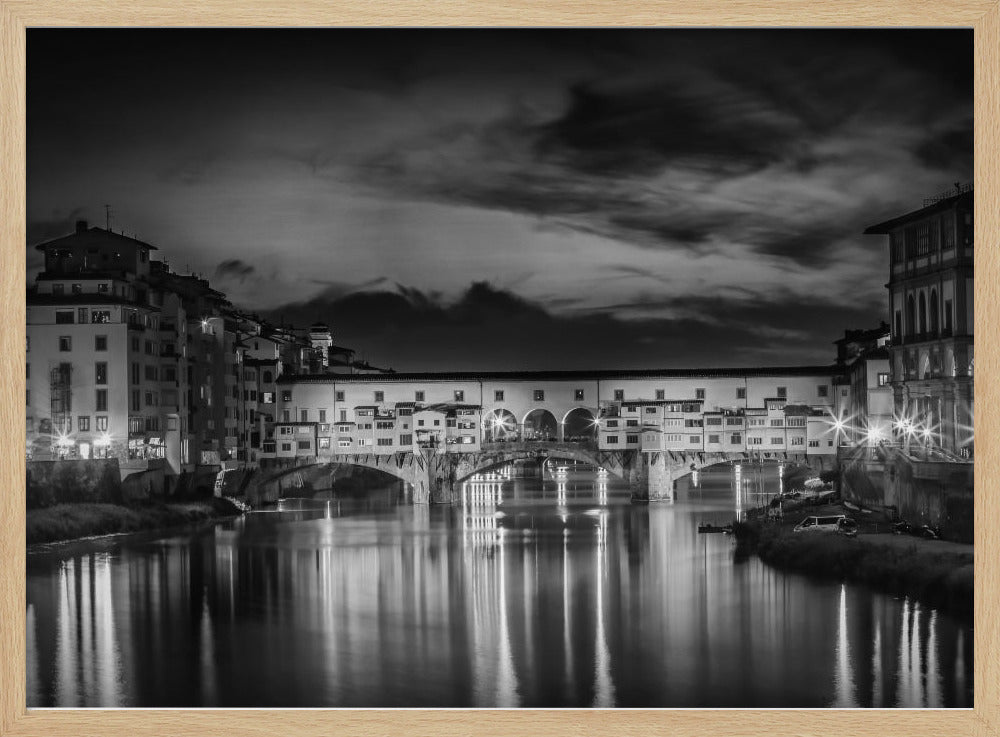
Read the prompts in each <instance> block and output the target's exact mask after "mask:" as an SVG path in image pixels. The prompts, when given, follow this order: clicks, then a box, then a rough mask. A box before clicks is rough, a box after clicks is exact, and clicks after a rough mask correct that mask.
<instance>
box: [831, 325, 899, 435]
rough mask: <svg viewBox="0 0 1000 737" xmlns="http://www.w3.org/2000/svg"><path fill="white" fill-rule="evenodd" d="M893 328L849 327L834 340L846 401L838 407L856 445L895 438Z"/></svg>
mask: <svg viewBox="0 0 1000 737" xmlns="http://www.w3.org/2000/svg"><path fill="white" fill-rule="evenodd" d="M890 332H891V331H890V328H889V325H887V324H886V323H884V322H883V323H882V324H881V325H879V327H877V328H874V329H872V330H845V331H844V337H843V338H841V339H839V340H837V341H834V343H835V345H836V346H837V365H838V366H842V367H843V369H844V373H843V375H842V376H840V377H839V379H838V381H839V385H840V386H839V387H838V388H840V389H841V393H842V394H843V397H844V401H843V402H842V403H841V405H840V409H839V410H838V418H839V419H840V420H841V422H842V423H843V426H844V427H843V431H844V439H845V440H846V441H847V442H849V443H850V444H852V445H859V444H864V445H878V444H879V443H883V442H886V441H889V440H891V439H892V434H893V430H892V425H893V394H892V385H891V383H890V381H889V363H890V354H889V340H890Z"/></svg>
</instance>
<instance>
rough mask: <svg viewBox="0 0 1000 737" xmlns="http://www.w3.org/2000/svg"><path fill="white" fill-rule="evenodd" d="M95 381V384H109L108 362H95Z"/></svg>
mask: <svg viewBox="0 0 1000 737" xmlns="http://www.w3.org/2000/svg"><path fill="white" fill-rule="evenodd" d="M94 383H95V384H107V383H108V364H106V363H104V362H103V361H102V362H98V363H95V364H94Z"/></svg>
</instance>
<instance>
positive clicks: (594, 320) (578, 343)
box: [269, 282, 881, 371]
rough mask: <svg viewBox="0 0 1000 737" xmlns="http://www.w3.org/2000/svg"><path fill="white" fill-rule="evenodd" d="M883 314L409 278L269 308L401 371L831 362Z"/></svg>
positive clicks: (853, 306)
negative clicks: (560, 293)
mask: <svg viewBox="0 0 1000 737" xmlns="http://www.w3.org/2000/svg"><path fill="white" fill-rule="evenodd" d="M880 315H881V310H880V309H879V308H878V306H874V305H870V304H857V303H850V304H844V305H838V306H834V307H831V305H829V304H823V303H819V302H815V303H809V302H803V301H802V300H801V299H800V298H797V297H795V296H794V295H789V294H783V295H778V296H777V298H775V299H773V300H763V299H759V298H758V299H754V298H747V297H745V296H742V295H741V296H738V297H736V298H730V297H729V296H711V297H703V298H698V299H692V298H689V297H685V298H682V297H677V298H670V297H662V296H660V297H652V296H651V297H648V298H642V299H637V300H635V301H632V302H628V303H622V304H615V305H609V306H608V307H606V308H604V309H590V310H578V311H571V312H569V313H565V314H556V313H553V312H551V311H549V310H548V309H546V307H545V306H543V305H542V304H540V303H537V302H533V301H531V300H527V299H525V298H523V297H521V296H519V295H518V294H516V293H514V292H511V291H509V290H504V289H500V288H497V287H495V286H493V285H491V284H489V283H486V282H474V283H472V284H470V285H469V286H468V287H467V288H466V289H465V290H464V291H463V292H462V293H461V295H460V296H458V297H457V298H456V299H453V300H446V299H444V298H443V297H441V296H440V295H437V296H435V295H431V294H427V293H424V292H421V291H420V290H417V289H413V288H410V287H404V286H398V287H397V288H396V289H394V290H379V291H369V292H356V293H352V294H347V295H342V296H339V297H332V298H330V297H318V298H314V299H311V300H308V301H304V302H300V303H295V304H289V305H285V306H284V307H282V308H280V309H277V310H274V311H272V312H271V313H269V316H270V317H272V318H274V319H283V320H284V322H285V323H286V324H288V323H291V324H294V325H299V326H305V325H309V324H311V323H312V322H315V321H317V320H320V321H323V322H326V323H327V324H329V325H330V326H331V328H332V330H333V332H334V339H335V340H336V341H337V342H338V343H339V344H341V345H350V346H351V347H353V348H355V349H356V350H357V351H358V352H359V355H363V356H365V357H366V358H367V359H368V360H370V361H372V362H373V363H375V364H377V365H389V366H391V367H392V368H395V369H396V370H397V371H425V370H439V371H448V370H530V369H535V370H545V369H550V370H556V369H574V368H658V367H678V368H680V367H714V366H717V367H725V366H747V365H749V366H752V365H789V364H797V363H801V364H826V363H832V361H833V358H834V352H833V349H832V342H833V341H834V340H835V339H836V338H837V337H839V336H840V335H841V334H842V330H843V329H844V327H845V326H851V327H870V326H872V325H874V324H877V323H878V319H879V316H880ZM817 336H820V340H818V341H817V340H816V337H817ZM776 345H777V346H779V347H780V350H775V346H776Z"/></svg>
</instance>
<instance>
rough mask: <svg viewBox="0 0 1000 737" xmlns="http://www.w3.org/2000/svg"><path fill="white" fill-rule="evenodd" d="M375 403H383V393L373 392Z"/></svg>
mask: <svg viewBox="0 0 1000 737" xmlns="http://www.w3.org/2000/svg"><path fill="white" fill-rule="evenodd" d="M375 401H376V402H379V403H381V402H384V401H385V392H375Z"/></svg>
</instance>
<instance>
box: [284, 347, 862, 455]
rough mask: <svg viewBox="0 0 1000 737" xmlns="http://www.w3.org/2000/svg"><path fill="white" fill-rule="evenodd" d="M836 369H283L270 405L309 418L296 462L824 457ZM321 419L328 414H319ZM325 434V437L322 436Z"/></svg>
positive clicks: (829, 443)
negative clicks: (589, 454)
mask: <svg viewBox="0 0 1000 737" xmlns="http://www.w3.org/2000/svg"><path fill="white" fill-rule="evenodd" d="M840 370H841V369H840V368H839V367H838V366H835V365H831V366H819V367H792V368H774V369H768V368H754V369H701V370H697V369H695V370H683V369H679V370H662V371H655V370H645V371H597V372H582V371H567V372H550V371H547V372H503V373H481V374H473V373H421V374H385V375H363V376H334V375H329V374H320V375H287V376H282V377H281V378H280V379H279V380H278V384H279V392H278V393H279V395H280V397H281V402H280V405H279V413H280V414H281V415H282V417H283V418H285V420H290V419H292V418H294V419H295V420H297V421H299V422H305V421H308V420H310V419H311V420H312V421H313V423H314V425H315V427H316V438H317V440H316V442H315V443H314V444H313V445H312V446H311V447H310V448H304V447H303V448H299V449H297V452H296V455H297V456H298V457H299V458H300V459H309V458H312V457H315V458H317V459H319V460H322V458H323V457H324V456H332V455H335V454H357V453H363V454H375V455H388V454H392V453H400V452H417V451H419V450H420V449H426V448H433V449H435V450H438V451H440V452H457V453H462V452H477V451H479V450H480V449H481V448H482V447H483V445H484V444H493V443H503V442H510V441H521V440H528V441H531V440H538V441H575V442H584V443H586V444H588V445H590V446H592V447H595V448H596V449H599V450H609V451H614V450H619V451H627V450H633V451H643V452H654V451H676V452H726V453H735V452H751V453H754V454H759V455H761V456H764V457H767V456H769V455H773V456H774V457H780V456H781V455H782V454H797V455H833V454H835V453H836V447H837V445H838V443H839V441H840V440H842V439H843V436H840V435H838V433H840V428H838V427H837V426H836V423H835V421H834V418H836V417H837V416H838V413H840V412H842V407H841V405H840V404H839V403H843V402H848V401H850V398H849V392H835V391H834V388H835V385H836V381H837V377H838V375H839V373H838V372H839V371H840ZM330 418H333V421H332V422H329V419H330ZM325 438H328V439H325Z"/></svg>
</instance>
